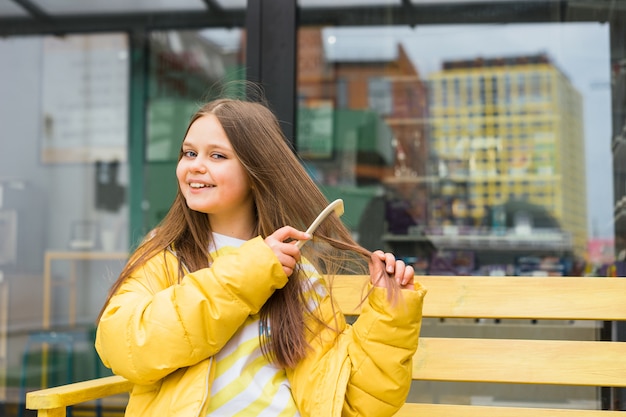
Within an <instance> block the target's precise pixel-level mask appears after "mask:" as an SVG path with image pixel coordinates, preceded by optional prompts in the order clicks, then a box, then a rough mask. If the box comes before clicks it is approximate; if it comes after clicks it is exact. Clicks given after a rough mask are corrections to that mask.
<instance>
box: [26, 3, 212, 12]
mask: <svg viewBox="0 0 626 417" xmlns="http://www.w3.org/2000/svg"><path fill="white" fill-rule="evenodd" d="M33 3H34V4H35V5H37V6H38V7H39V8H40V9H41V10H43V11H45V12H46V13H50V14H65V15H72V14H91V13H139V12H167V11H176V12H180V11H194V10H205V9H206V5H205V4H204V3H203V2H202V0H160V1H157V2H155V1H152V0H132V1H128V0H108V1H97V0H90V1H80V2H76V1H73V0H45V1H41V0H35V1H34V2H33Z"/></svg>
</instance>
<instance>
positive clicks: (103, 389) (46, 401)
mask: <svg viewBox="0 0 626 417" xmlns="http://www.w3.org/2000/svg"><path fill="white" fill-rule="evenodd" d="M132 386H133V384H132V383H131V382H130V381H128V380H126V379H124V378H122V377H121V376H117V375H114V376H107V377H104V378H97V379H92V380H89V381H83V382H76V383H73V384H68V385H62V386H59V387H54V388H46V389H42V390H38V391H32V392H29V393H27V394H26V408H28V409H29V410H55V409H62V410H63V413H62V415H63V416H65V408H66V407H68V406H70V405H74V404H79V403H82V402H86V401H92V400H96V399H99V398H104V397H109V396H111V395H116V394H121V393H124V392H129V391H130V390H131V388H132ZM40 415H55V413H49V414H48V413H46V414H40Z"/></svg>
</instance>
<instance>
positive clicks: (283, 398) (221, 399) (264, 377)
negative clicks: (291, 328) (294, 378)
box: [207, 233, 323, 417]
mask: <svg viewBox="0 0 626 417" xmlns="http://www.w3.org/2000/svg"><path fill="white" fill-rule="evenodd" d="M213 237H214V240H215V245H216V248H214V249H215V250H217V251H219V249H221V248H224V247H226V246H234V247H238V246H240V245H241V244H242V243H243V242H244V241H242V240H238V239H233V238H230V237H227V236H223V235H219V234H215V233H214V235H213ZM314 281H317V280H316V279H315V280H314ZM311 284H312V290H313V289H315V293H316V294H319V295H322V294H321V292H322V291H323V286H321V285H315V284H314V283H313V282H312V283H311ZM315 287H317V288H315ZM312 295H313V294H312ZM315 299H318V298H317V297H316V296H313V297H312V300H315ZM309 307H312V306H309ZM259 323H260V321H259V315H253V316H250V317H248V319H247V320H246V321H245V323H244V324H243V325H242V326H241V328H240V329H239V330H238V331H237V332H236V333H235V335H234V336H233V337H232V338H231V339H230V341H228V343H227V344H226V346H224V348H222V350H221V351H220V352H219V353H218V354H217V355H215V358H214V359H215V361H216V374H215V380H214V382H213V385H212V387H211V401H210V403H209V410H208V414H207V417H218V416H219V417H226V416H227V417H236V416H246V417H248V416H263V417H265V416H267V417H278V416H280V417H295V416H300V414H299V412H298V409H297V407H296V404H295V402H294V400H293V397H292V395H291V388H290V386H289V381H288V380H287V376H286V374H285V370H284V369H283V368H280V367H278V366H276V365H274V364H272V363H270V362H269V361H268V360H267V359H266V358H265V356H264V355H263V353H262V352H261V346H260V341H259Z"/></svg>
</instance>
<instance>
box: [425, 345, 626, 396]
mask: <svg viewBox="0 0 626 417" xmlns="http://www.w3.org/2000/svg"><path fill="white" fill-rule="evenodd" d="M625 375H626V343H624V342H598V341H593V342H592V341H566V340H512V339H463V338H427V337H424V338H421V339H420V345H419V348H418V350H417V353H416V355H415V358H414V362H413V378H414V379H419V380H430V381H457V382H500V383H535V384H559V385H584V386H607V387H608V386H614V387H626V378H625Z"/></svg>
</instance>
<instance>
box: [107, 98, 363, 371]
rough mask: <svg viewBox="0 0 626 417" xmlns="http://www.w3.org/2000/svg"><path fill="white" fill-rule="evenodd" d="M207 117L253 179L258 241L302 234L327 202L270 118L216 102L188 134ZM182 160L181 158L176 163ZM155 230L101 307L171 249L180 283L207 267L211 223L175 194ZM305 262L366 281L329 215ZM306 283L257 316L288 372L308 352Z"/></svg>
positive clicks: (276, 297) (346, 237)
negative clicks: (290, 231)
mask: <svg viewBox="0 0 626 417" xmlns="http://www.w3.org/2000/svg"><path fill="white" fill-rule="evenodd" d="M208 114H213V115H215V116H216V117H217V119H218V120H219V122H220V123H221V125H222V128H223V129H224V131H225V132H226V135H227V136H228V138H229V140H230V142H231V144H232V147H233V149H234V151H235V154H236V155H237V157H238V158H239V160H240V161H241V163H242V165H243V166H244V168H245V170H246V171H247V173H248V175H249V177H250V183H251V186H252V193H253V197H254V203H255V216H256V230H255V234H256V235H260V236H262V237H263V238H265V237H267V236H269V235H270V234H272V233H273V232H274V231H276V230H277V229H279V228H280V227H282V226H285V225H290V226H293V227H295V228H297V229H299V230H305V229H306V228H307V226H308V225H309V224H310V223H311V222H312V221H313V220H314V219H315V217H316V216H317V214H318V213H319V212H320V211H321V210H322V209H323V208H324V207H325V206H326V205H327V204H328V200H327V199H326V197H325V196H324V195H323V193H322V192H321V190H320V189H319V188H318V187H317V185H316V184H315V182H314V181H313V180H312V179H311V177H310V176H309V175H308V173H307V172H306V170H305V169H304V167H303V165H302V163H301V161H300V160H299V159H298V158H297V156H296V154H295V152H294V151H293V149H292V148H291V147H290V146H289V144H288V142H287V140H286V138H285V136H284V135H283V133H282V130H281V128H280V125H279V123H278V120H277V119H276V117H275V116H274V114H273V113H272V112H271V110H269V108H268V107H267V106H266V105H264V104H262V103H258V102H250V101H244V100H233V99H218V100H214V101H211V102H209V103H207V104H205V105H204V106H202V107H201V108H200V109H199V110H198V112H196V114H195V115H194V116H193V117H192V118H191V121H190V123H189V126H191V124H192V123H193V122H194V121H195V120H197V119H198V118H200V117H202V116H204V115H208ZM181 157H182V150H181V152H180V155H179V160H180V158H181ZM155 230H156V232H153V233H152V234H151V236H150V237H149V238H148V239H145V240H144V242H143V243H142V244H141V245H140V246H139V248H138V249H137V250H136V251H135V252H134V253H133V254H132V256H131V257H130V259H129V262H128V263H127V265H126V266H125V268H124V269H123V271H122V272H121V274H120V276H119V278H118V279H117V281H116V282H115V283H114V285H113V286H112V288H111V290H110V292H109V295H108V298H107V300H106V302H105V307H106V304H107V303H108V302H109V300H110V298H111V297H112V296H113V294H115V292H116V291H117V290H118V289H119V288H120V286H121V285H122V283H123V282H124V281H125V280H126V279H127V278H128V277H129V276H130V275H131V273H132V271H133V270H134V269H135V268H137V267H139V266H140V265H141V264H143V263H144V262H146V261H147V260H148V259H149V258H150V257H153V256H156V255H157V254H158V253H161V252H162V253H163V256H165V250H166V249H167V248H169V247H174V248H175V250H176V254H177V256H178V258H179V261H180V262H179V270H178V271H177V274H174V275H177V277H178V282H180V280H181V279H182V277H183V275H184V273H185V271H183V265H184V266H186V267H187V268H188V269H189V271H196V270H198V269H201V268H206V267H208V266H209V265H210V264H211V262H212V259H211V257H210V255H209V253H208V248H209V245H210V243H211V239H212V237H211V236H212V234H211V233H210V225H209V221H208V216H207V215H206V214H204V213H200V212H197V211H194V210H191V209H189V207H188V206H187V204H186V202H185V198H184V197H183V195H182V194H181V190H180V188H179V189H178V191H177V194H176V198H175V199H174V202H173V204H172V206H171V208H170V210H169V212H168V213H167V215H166V216H165V218H164V219H163V220H162V221H161V222H160V224H159V225H158V226H157V228H156V229H155ZM302 256H303V257H304V258H306V259H307V260H308V261H310V262H311V263H312V264H313V265H314V266H315V267H316V268H317V269H318V271H320V273H324V274H331V275H332V274H334V273H338V272H342V273H345V272H353V273H364V272H365V271H367V269H366V268H367V260H368V259H369V257H370V252H369V251H368V250H367V249H365V248H363V247H361V246H360V245H358V244H357V243H356V242H355V241H354V239H353V238H352V236H351V234H350V231H349V230H348V229H347V228H346V227H345V226H344V224H343V223H342V222H341V220H340V219H339V218H338V217H337V216H334V215H332V216H329V217H328V218H327V220H325V221H324V222H323V223H322V225H321V226H320V227H319V228H318V229H317V231H316V233H315V235H314V240H313V242H309V243H307V244H306V245H305V246H304V247H303V249H302ZM352 261H355V262H352ZM353 267H354V268H353ZM346 268H349V269H346ZM305 279H306V277H305V276H304V273H303V272H302V271H301V270H300V269H299V268H296V270H295V271H294V273H293V274H292V276H291V277H290V278H289V281H288V283H287V284H286V285H285V287H284V288H282V289H281V290H277V291H275V292H274V294H273V295H272V296H271V297H270V298H269V300H268V301H267V302H266V303H265V305H264V306H263V308H262V309H261V312H260V316H261V322H262V326H261V328H268V327H267V326H269V328H270V329H271V337H269V338H263V341H264V342H263V343H262V349H263V351H264V353H265V354H266V356H268V358H270V359H271V360H273V361H274V362H276V363H278V364H279V365H282V366H285V367H293V366H295V365H296V364H297V363H298V361H300V360H301V359H302V358H303V357H304V355H305V354H306V350H307V348H308V346H307V343H306V338H305V332H306V327H305V326H306V325H305V323H306V316H307V314H309V312H308V310H307V309H306V307H305V306H306V300H305V299H304V292H305V288H304V285H303V283H304V280H305ZM174 284H175V282H172V285H174ZM105 307H103V311H104V308H105ZM100 314H102V312H101V313H100ZM264 326H265V327H264Z"/></svg>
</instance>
